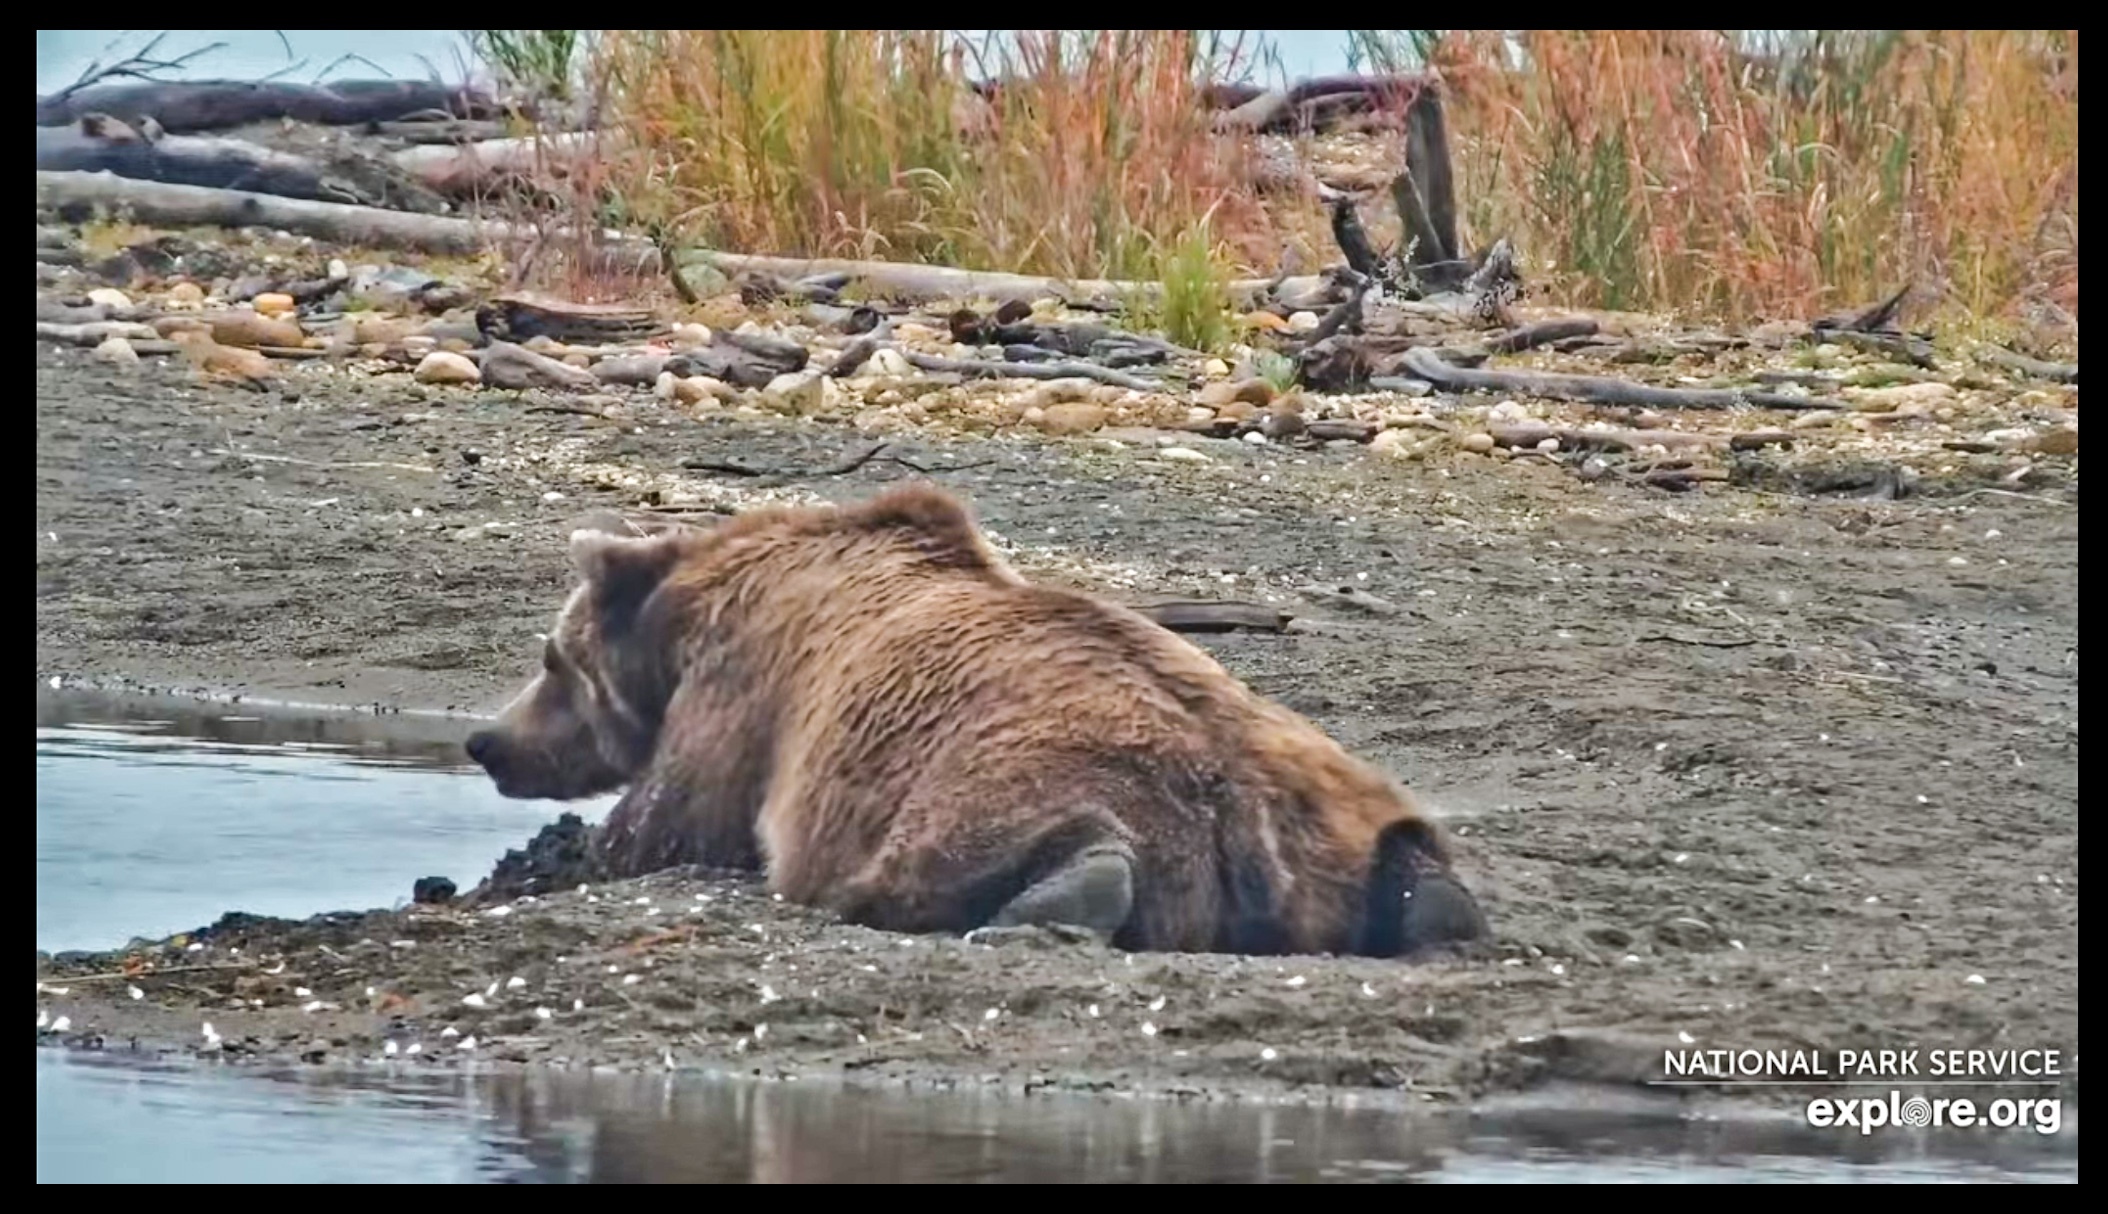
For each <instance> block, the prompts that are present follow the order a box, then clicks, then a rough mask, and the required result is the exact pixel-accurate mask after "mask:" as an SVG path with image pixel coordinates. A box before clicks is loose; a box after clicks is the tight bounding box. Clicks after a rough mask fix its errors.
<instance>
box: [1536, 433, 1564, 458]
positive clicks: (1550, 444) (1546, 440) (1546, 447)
mask: <svg viewBox="0 0 2108 1214" xmlns="http://www.w3.org/2000/svg"><path fill="white" fill-rule="evenodd" d="M1537 449H1538V450H1539V451H1542V452H1543V453H1544V454H1546V455H1550V454H1552V453H1553V452H1555V451H1557V450H1559V440H1558V439H1556V438H1553V437H1551V436H1550V435H1546V436H1545V437H1543V438H1540V439H1538V440H1537Z"/></svg>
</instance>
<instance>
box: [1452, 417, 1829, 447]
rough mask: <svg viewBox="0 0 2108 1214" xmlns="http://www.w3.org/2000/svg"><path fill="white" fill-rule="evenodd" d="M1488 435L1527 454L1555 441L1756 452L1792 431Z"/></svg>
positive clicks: (1500, 427) (1538, 428)
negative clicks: (1532, 449)
mask: <svg viewBox="0 0 2108 1214" xmlns="http://www.w3.org/2000/svg"><path fill="white" fill-rule="evenodd" d="M1486 433H1487V434H1488V435H1490V436H1491V437H1492V439H1493V441H1494V442H1495V443H1497V444H1499V445H1500V446H1503V447H1509V448H1512V449H1516V450H1528V449H1530V448H1533V447H1535V446H1537V445H1538V444H1539V443H1542V442H1543V441H1544V440H1546V439H1548V438H1549V439H1553V440H1555V441H1556V442H1558V444H1559V446H1560V447H1561V448H1562V449H1564V450H1567V451H1586V450H1592V449H1593V450H1603V451H1637V450H1639V449H1641V448H1643V447H1661V448H1663V449H1665V450H1669V451H1681V450H1711V451H1728V450H1732V451H1754V450H1756V449H1757V448H1759V447H1773V446H1788V445H1791V444H1792V442H1793V439H1794V435H1793V432H1792V431H1790V430H1745V431H1742V432H1740V433H1736V434H1693V433H1691V432H1690V431H1688V430H1627V429H1623V428H1614V427H1608V426H1604V427H1590V428H1582V427H1579V426H1553V425H1547V424H1546V423H1544V422H1506V423H1501V422H1495V423H1492V424H1490V425H1488V426H1487V427H1486Z"/></svg>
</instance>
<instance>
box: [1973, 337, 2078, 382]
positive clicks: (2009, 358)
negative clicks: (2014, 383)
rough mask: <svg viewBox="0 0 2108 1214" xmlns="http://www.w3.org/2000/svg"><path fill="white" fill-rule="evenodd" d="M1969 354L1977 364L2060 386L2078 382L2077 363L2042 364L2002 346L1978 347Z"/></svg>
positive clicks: (2038, 360)
mask: <svg viewBox="0 0 2108 1214" xmlns="http://www.w3.org/2000/svg"><path fill="white" fill-rule="evenodd" d="M1970 353H1971V354H1972V355H1973V356H1974V357H1975V359H1976V361H1978V362H1981V363H1989V364H1991V365H1992V366H1994V367H2004V368H2005V369H2006V370H2008V371H2018V372H2020V373H2021V374H2022V375H2029V376H2033V377H2034V378H2036V379H2047V380H2051V381H2054V382H2056V383H2060V384H2076V383H2078V382H2079V364H2077V363H2053V362H2044V361H2043V360H2041V359H2039V358H2029V357H2028V356H2027V355H2025V354H2016V353H2014V352H2013V351H2011V350H2008V349H2005V348H2004V347H2002V346H1992V345H1981V346H1978V347H1976V348H1975V349H1974V350H1973V351H1971V352H1970Z"/></svg>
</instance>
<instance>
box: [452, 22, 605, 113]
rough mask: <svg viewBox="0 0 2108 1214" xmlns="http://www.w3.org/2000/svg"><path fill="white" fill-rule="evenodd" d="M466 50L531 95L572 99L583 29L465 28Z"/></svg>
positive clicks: (563, 99)
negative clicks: (467, 46) (467, 48)
mask: <svg viewBox="0 0 2108 1214" xmlns="http://www.w3.org/2000/svg"><path fill="white" fill-rule="evenodd" d="M464 33H465V34H466V35H467V37H468V45H469V50H470V51H472V52H474V53H475V56H476V57H477V58H478V59H481V60H482V61H483V63H484V66H486V67H488V68H490V70H491V72H492V73H493V74H494V75H496V76H497V78H498V80H499V81H500V82H501V83H503V84H506V85H510V86H512V87H514V88H517V89H520V90H522V91H524V92H526V93H527V94H528V95H529V96H532V97H541V98H547V99H549V100H551V101H568V100H570V99H571V94H572V91H573V84H574V82H575V69H576V68H577V66H578V52H579V49H580V48H581V47H582V46H583V45H584V42H585V38H584V35H585V31H584V30H466V31H464Z"/></svg>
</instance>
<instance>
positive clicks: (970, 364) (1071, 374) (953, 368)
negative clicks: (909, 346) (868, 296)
mask: <svg viewBox="0 0 2108 1214" xmlns="http://www.w3.org/2000/svg"><path fill="white" fill-rule="evenodd" d="M901 354H902V356H903V357H905V358H906V359H907V360H908V365H910V366H913V367H920V368H921V369H922V370H924V371H939V372H947V371H948V372H950V373H952V374H954V375H965V376H969V377H980V378H986V379H1075V378H1078V377H1081V378H1084V379H1095V380H1097V381H1098V382H1099V383H1104V384H1113V385H1115V386H1117V387H1121V388H1133V389H1135V390H1136V391H1138V392H1157V391H1161V390H1162V389H1163V385H1162V384H1160V383H1157V382H1155V381H1154V380H1147V379H1143V378H1141V377H1139V376H1135V375H1129V374H1127V373H1126V372H1124V371H1115V370H1113V369H1111V368H1110V367H1101V366H1098V365H1097V364H1095V363H1012V362H996V361H995V360H993V359H985V358H939V357H937V356H936V355H933V354H917V353H914V352H913V351H909V350H903V351H901Z"/></svg>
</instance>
